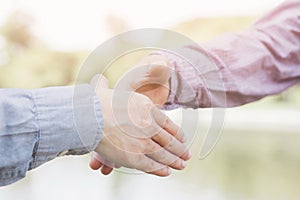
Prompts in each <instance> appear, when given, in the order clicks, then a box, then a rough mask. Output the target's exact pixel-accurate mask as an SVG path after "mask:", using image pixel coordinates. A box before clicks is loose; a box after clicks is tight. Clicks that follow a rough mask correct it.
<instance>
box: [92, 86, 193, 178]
mask: <svg viewBox="0 0 300 200" xmlns="http://www.w3.org/2000/svg"><path fill="white" fill-rule="evenodd" d="M96 93H97V94H98V97H99V100H100V102H101V107H102V112H103V119H104V130H103V138H102V140H101V142H100V144H99V145H98V147H97V148H96V150H95V151H96V152H97V153H98V154H100V155H101V157H102V158H104V159H105V160H107V161H109V162H111V163H115V164H116V165H117V166H124V167H128V168H134V169H138V170H141V171H144V172H146V173H150V174H155V175H159V176H167V175H169V173H170V170H169V167H171V168H174V169H183V168H184V167H185V161H186V160H188V159H189V158H190V155H189V152H188V150H187V149H186V147H185V146H184V144H183V143H182V142H183V132H182V130H181V129H180V128H179V127H178V126H177V125H175V124H174V123H173V122H172V121H171V120H170V119H169V118H168V117H167V116H165V115H164V114H163V113H162V112H160V111H159V110H158V108H157V107H156V106H154V104H153V103H152V102H151V100H150V99H149V98H147V97H145V96H144V95H140V94H137V93H134V92H125V91H117V92H114V91H113V90H110V89H105V88H99V87H97V88H96ZM127 104H128V105H127ZM110 167H112V166H110Z"/></svg>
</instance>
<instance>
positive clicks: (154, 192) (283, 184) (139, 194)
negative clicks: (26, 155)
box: [0, 1, 300, 200]
mask: <svg viewBox="0 0 300 200" xmlns="http://www.w3.org/2000/svg"><path fill="white" fill-rule="evenodd" d="M214 2H217V3H218V5H216V6H219V7H222V5H224V4H226V3H224V2H223V4H222V1H214ZM232 2H233V1H232ZM278 2H280V1H276V3H278ZM69 3H70V4H72V2H69ZM102 3H103V4H105V2H102ZM271 3H273V2H271ZM271 3H270V4H271ZM274 4H275V3H274ZM21 5H23V4H21ZM271 5H273V4H271ZM113 6H114V5H112V7H113ZM132 6H134V4H132ZM21 8H22V7H21ZM64 9H66V11H65V12H66V14H68V9H71V8H69V7H64ZM11 10H12V11H11V12H9V15H7V16H5V17H3V20H2V23H1V26H0V87H2V88H12V87H16V88H26V89H30V88H40V87H48V86H58V85H72V84H74V82H75V80H76V76H77V73H78V70H79V69H80V66H81V64H82V63H83V62H84V60H85V59H86V57H87V56H88V55H89V53H90V52H91V50H92V49H89V48H74V49H72V48H71V50H70V49H68V50H61V49H59V48H55V45H54V48H53V46H51V45H49V44H47V42H46V41H45V40H43V39H41V38H40V37H38V35H37V34H36V32H35V31H36V30H35V29H34V28H32V24H33V22H34V20H35V18H34V16H32V13H30V12H28V11H27V12H23V11H22V9H20V7H17V8H14V7H13V9H11ZM266 10H267V9H266ZM125 13H126V12H125ZM78 14H79V12H78ZM169 14H170V15H174V16H175V15H176V14H174V13H169ZM260 14H261V13H259V12H258V13H255V12H254V14H253V15H251V16H240V14H237V15H236V16H222V17H221V16H218V15H216V16H214V15H213V16H207V17H203V16H200V17H199V16H198V17H197V16H193V17H189V18H188V19H186V18H185V17H182V18H180V19H181V20H178V22H177V23H173V24H171V23H170V24H169V25H165V26H164V28H169V29H171V30H175V31H178V32H180V33H182V34H184V35H186V36H188V37H190V38H192V39H193V40H195V41H199V42H204V41H207V40H210V39H212V38H214V37H216V36H218V35H220V34H222V33H226V32H237V31H240V30H243V29H244V28H246V27H247V26H249V25H250V24H251V23H253V22H254V21H255V20H256V19H257V18H258V17H259V16H260ZM53 15H55V13H53ZM178 15H179V14H178ZM49 17H51V16H49ZM61 17H63V16H61ZM139 17H141V18H143V16H139ZM126 20H127V18H125V19H124V18H122V17H120V16H119V15H118V13H116V12H114V11H111V13H110V14H109V15H108V16H106V18H105V22H106V26H105V27H104V28H103V29H105V30H106V32H108V36H110V37H112V36H114V35H116V34H118V33H120V32H123V31H126V30H130V29H131V28H136V26H133V27H130V26H129V25H128V24H130V20H129V22H128V21H126ZM92 23H94V22H92ZM95 26H96V25H95ZM137 27H139V26H137ZM66 29H67V26H66ZM61 31H63V30H61ZM61 40H62V41H63V40H64V39H63V38H62V39H61ZM97 45H99V44H95V46H97ZM137 60H138V57H137V58H136V59H130V61H129V60H127V61H126V60H124V61H122V62H118V63H117V65H120V69H123V70H124V69H127V68H128V67H130V66H131V65H132V64H134V62H135V61H137ZM107 75H108V78H109V79H110V80H111V83H113V82H115V81H116V80H117V78H118V76H120V75H121V72H120V71H112V72H110V73H108V74H107ZM189 112H198V113H199V117H200V120H199V126H200V129H199V133H198V135H199V137H198V138H196V140H195V141H194V142H193V145H192V147H191V148H192V152H193V154H194V157H193V159H192V160H191V161H190V162H189V163H188V166H187V169H186V170H184V171H182V172H175V171H174V172H173V174H172V175H171V176H170V177H168V178H157V177H153V176H149V175H131V174H126V173H121V172H114V173H113V174H112V175H110V176H108V177H103V176H101V175H100V174H99V172H93V171H91V170H89V168H88V159H89V156H83V157H66V158H58V159H56V160H55V161H54V162H53V161H52V162H49V163H47V164H45V165H43V166H42V167H40V168H38V169H36V170H33V171H32V172H29V173H28V175H27V177H26V178H25V179H24V180H22V181H20V182H18V183H16V184H14V185H11V186H8V187H4V188H0V198H1V199H5V200H6V199H17V198H21V199H24V200H27V199H28V200H35V199H39V200H40V199H45V200H51V199H70V200H71V199H72V200H77V199H84V198H86V199H87V198H88V199H122V200H124V199H125V200H126V199H130V200H134V199H143V200H144V199H157V200H158V199H172V200H175V199H195V200H196V199H197V200H198V199H209V200H223V199H228V200H239V199H243V200H247V199H249V200H250V199H262V200H265V199H274V200H277V199H278V200H279V199H280V200H281V199H291V200H298V199H299V198H300V190H299V185H300V151H299V149H300V142H299V139H300V121H299V119H300V87H299V86H295V87H293V88H291V89H289V90H288V91H286V92H284V93H282V94H280V95H277V96H273V97H268V98H265V99H263V100H261V101H259V102H255V103H252V104H249V105H245V106H242V107H239V108H232V109H227V110H226V119H225V123H224V128H223V131H222V137H221V139H220V141H219V143H218V144H217V146H216V147H215V149H214V151H213V152H212V153H211V154H210V155H209V156H208V157H207V158H206V159H204V160H200V159H198V154H199V153H198V152H199V150H200V146H201V142H202V138H203V136H204V134H205V132H206V131H207V129H208V126H209V122H210V115H211V110H210V109H199V110H198V111H194V110H190V111H189ZM169 114H170V116H171V117H172V118H173V119H174V120H176V118H177V114H178V111H174V112H171V113H169ZM190 120H191V123H194V122H193V119H190Z"/></svg>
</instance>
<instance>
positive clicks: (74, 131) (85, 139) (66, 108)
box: [0, 85, 103, 186]
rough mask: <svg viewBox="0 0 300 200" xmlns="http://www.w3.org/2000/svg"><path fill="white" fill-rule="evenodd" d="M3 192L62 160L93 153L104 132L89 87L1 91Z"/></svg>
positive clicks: (0, 168) (0, 180) (0, 128)
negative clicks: (48, 163)
mask: <svg viewBox="0 0 300 200" xmlns="http://www.w3.org/2000/svg"><path fill="white" fill-rule="evenodd" d="M0 95H1V99H0V122H1V124H0V153H1V157H0V186H3V185H8V184H11V183H13V182H16V181H18V180H20V179H22V178H24V177H25V175H26V172H27V171H28V170H31V169H33V168H36V167H38V166H40V165H42V164H44V163H46V162H48V161H50V160H52V159H54V158H56V157H57V156H61V155H82V154H86V153H88V152H90V151H92V150H94V149H95V148H96V146H97V144H98V143H99V141H100V139H101V131H102V128H103V123H102V115H101V109H100V104H99V102H98V98H97V97H96V95H95V93H94V91H93V90H92V88H91V87H90V86H89V85H78V86H74V87H71V86H67V87H52V88H43V89H35V90H20V89H0Z"/></svg>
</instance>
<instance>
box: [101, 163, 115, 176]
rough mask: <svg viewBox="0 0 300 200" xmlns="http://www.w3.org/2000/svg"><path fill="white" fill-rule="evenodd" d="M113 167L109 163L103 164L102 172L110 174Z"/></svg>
mask: <svg viewBox="0 0 300 200" xmlns="http://www.w3.org/2000/svg"><path fill="white" fill-rule="evenodd" d="M112 170H113V168H111V167H109V166H107V165H103V167H102V168H101V172H102V174H104V175H108V174H110V173H111V172H112Z"/></svg>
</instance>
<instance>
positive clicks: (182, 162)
mask: <svg viewBox="0 0 300 200" xmlns="http://www.w3.org/2000/svg"><path fill="white" fill-rule="evenodd" d="M181 167H182V169H184V168H185V167H186V162H185V161H183V160H182V161H181Z"/></svg>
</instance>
